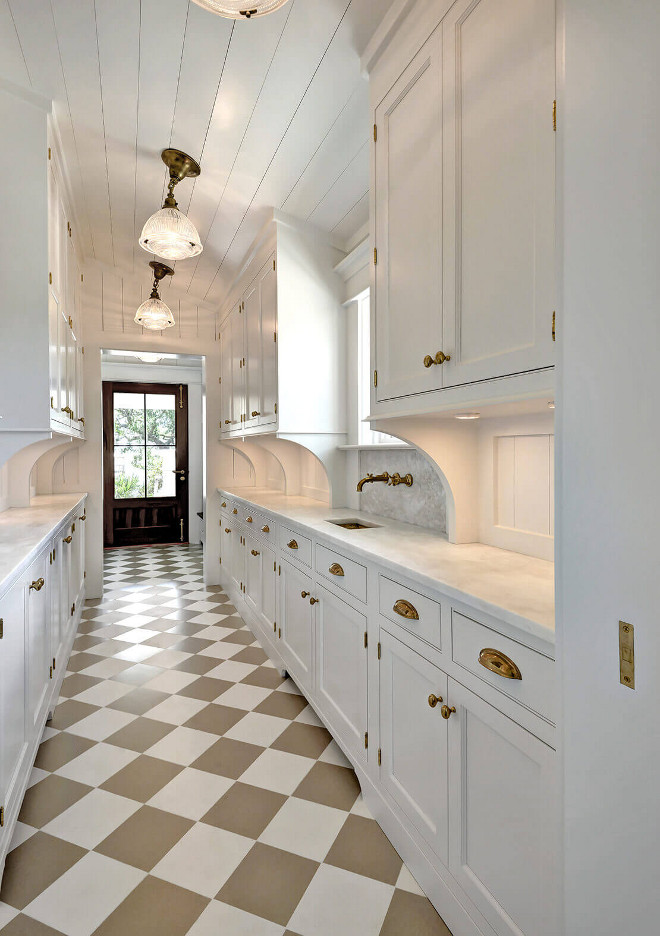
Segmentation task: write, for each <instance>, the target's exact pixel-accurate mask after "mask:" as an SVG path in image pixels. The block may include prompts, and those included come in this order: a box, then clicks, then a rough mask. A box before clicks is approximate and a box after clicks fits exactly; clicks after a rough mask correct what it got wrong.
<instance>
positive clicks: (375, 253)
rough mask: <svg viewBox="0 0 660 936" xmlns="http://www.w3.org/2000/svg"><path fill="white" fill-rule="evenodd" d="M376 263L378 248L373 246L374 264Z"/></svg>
mask: <svg viewBox="0 0 660 936" xmlns="http://www.w3.org/2000/svg"><path fill="white" fill-rule="evenodd" d="M377 264H378V250H377V248H376V247H374V266H377Z"/></svg>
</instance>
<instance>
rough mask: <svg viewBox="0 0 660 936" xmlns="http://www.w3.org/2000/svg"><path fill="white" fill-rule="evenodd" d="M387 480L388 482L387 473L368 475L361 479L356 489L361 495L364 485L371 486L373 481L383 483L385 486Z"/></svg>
mask: <svg viewBox="0 0 660 936" xmlns="http://www.w3.org/2000/svg"><path fill="white" fill-rule="evenodd" d="M389 480H390V476H389V473H388V472H387V471H384V472H383V473H382V474H379V475H374V474H368V475H367V477H366V478H362V480H361V481H358V485H357V489H358V491H359V492H360V493H361V492H362V488H363V487H364V486H365V484H371V483H372V482H373V481H384V482H385V484H387V482H388V481H389Z"/></svg>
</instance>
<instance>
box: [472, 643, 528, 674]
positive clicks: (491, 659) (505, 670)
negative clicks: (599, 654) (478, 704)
mask: <svg viewBox="0 0 660 936" xmlns="http://www.w3.org/2000/svg"><path fill="white" fill-rule="evenodd" d="M479 662H480V663H481V665H482V666H485V667H486V669H487V670H489V671H490V672H491V673H497V675H498V676H504V678H505V679H522V673H521V672H520V670H519V669H518V667H517V666H516V664H515V663H514V662H513V660H512V659H510V657H508V656H506V654H504V653H501V652H500V651H499V650H493V649H492V648H491V647H484V649H483V650H482V651H481V653H480V654H479Z"/></svg>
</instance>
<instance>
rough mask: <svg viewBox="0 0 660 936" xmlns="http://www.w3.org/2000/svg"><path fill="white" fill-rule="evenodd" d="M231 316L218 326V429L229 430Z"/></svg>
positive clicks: (231, 398)
mask: <svg viewBox="0 0 660 936" xmlns="http://www.w3.org/2000/svg"><path fill="white" fill-rule="evenodd" d="M232 377H233V375H232V357H231V316H228V317H227V318H226V319H225V320H224V322H223V323H222V326H221V327H220V429H221V430H222V432H230V431H231V424H232V407H233V386H234V383H233V379H232Z"/></svg>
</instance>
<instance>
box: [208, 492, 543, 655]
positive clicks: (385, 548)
mask: <svg viewBox="0 0 660 936" xmlns="http://www.w3.org/2000/svg"><path fill="white" fill-rule="evenodd" d="M219 493H220V494H223V495H226V496H228V497H231V498H234V499H239V500H242V501H244V502H245V503H248V504H254V505H255V506H257V507H262V508H263V509H264V510H268V511H269V512H270V513H271V514H273V515H274V516H277V517H278V518H279V519H281V520H282V521H283V522H284V523H286V522H287V521H288V522H290V523H295V524H298V525H300V526H303V527H307V528H309V529H310V530H311V531H313V532H314V534H315V535H317V536H321V537H323V539H325V540H326V541H327V542H329V543H331V544H332V545H334V546H335V547H339V546H341V549H342V550H343V551H345V552H348V553H351V554H353V555H355V556H356V558H359V557H360V556H362V557H363V558H365V559H371V560H373V561H375V562H378V564H379V565H381V566H383V567H385V568H386V569H389V570H391V571H392V572H394V573H397V572H398V573H400V574H401V575H405V577H406V578H408V579H410V580H412V581H417V582H419V583H420V584H421V585H424V586H427V587H429V586H430V587H432V588H440V589H441V591H442V592H443V594H445V595H447V597H448V598H450V599H452V598H453V599H455V600H458V601H465V602H466V603H468V604H469V605H471V606H472V607H473V608H475V609H477V610H481V611H483V612H485V613H486V614H490V615H493V617H495V618H497V619H498V620H499V621H503V622H505V623H506V624H509V625H510V626H511V627H513V628H515V629H518V630H521V631H523V632H524V633H526V634H529V635H531V636H532V637H533V638H535V640H536V641H538V642H540V644H541V645H542V646H541V647H540V649H544V648H545V649H547V651H548V652H552V648H553V646H554V641H555V608H554V589H555V581H554V563H552V562H547V561H546V560H544V559H533V558H531V557H530V556H522V555H520V554H519V553H515V552H510V551H508V550H505V549H497V548H495V547H493V546H484V545H482V544H481V543H470V544H466V545H460V546H458V545H455V544H453V543H449V542H448V541H447V538H446V537H445V536H442V535H441V534H438V533H434V532H433V531H431V530H427V529H424V528H422V527H418V526H413V525H412V524H408V523H400V522H398V521H396V520H390V519H388V518H387V517H380V516H376V515H375V514H368V513H364V512H361V511H355V510H351V509H350V508H341V509H331V508H329V507H324V506H323V504H321V503H319V501H315V500H312V499H311V498H307V497H292V496H287V495H284V494H278V493H277V492H275V491H268V490H263V489H256V488H234V489H233V490H228V489H222V490H220V491H219ZM350 518H357V519H360V520H363V521H364V522H365V523H376V524H379V526H378V527H373V528H369V529H366V530H345V529H343V528H342V527H338V526H335V525H334V524H332V523H328V522H327V521H328V520H336V519H350Z"/></svg>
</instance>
